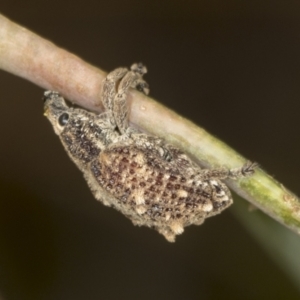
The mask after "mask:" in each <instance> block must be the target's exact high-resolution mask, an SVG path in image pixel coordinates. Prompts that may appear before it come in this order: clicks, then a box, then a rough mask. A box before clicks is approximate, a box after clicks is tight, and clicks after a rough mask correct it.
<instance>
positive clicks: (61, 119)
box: [58, 113, 69, 126]
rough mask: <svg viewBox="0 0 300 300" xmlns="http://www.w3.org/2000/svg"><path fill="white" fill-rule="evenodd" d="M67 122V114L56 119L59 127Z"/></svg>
mask: <svg viewBox="0 0 300 300" xmlns="http://www.w3.org/2000/svg"><path fill="white" fill-rule="evenodd" d="M68 121H69V115H68V114H67V113H63V114H61V115H60V116H59V118H58V123H59V125H60V126H65V125H66V124H67V123H68Z"/></svg>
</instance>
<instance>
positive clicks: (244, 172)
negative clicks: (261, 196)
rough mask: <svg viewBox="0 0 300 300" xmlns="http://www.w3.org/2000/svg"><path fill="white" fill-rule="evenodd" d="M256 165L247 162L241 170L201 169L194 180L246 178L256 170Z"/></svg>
mask: <svg viewBox="0 0 300 300" xmlns="http://www.w3.org/2000/svg"><path fill="white" fill-rule="evenodd" d="M257 167H258V165H257V163H253V162H251V161H247V162H246V163H245V164H244V165H243V166H242V167H241V168H235V169H226V168H218V169H203V170H202V171H201V172H200V173H199V174H198V175H197V176H196V178H199V179H201V180H208V179H221V180H223V179H238V178H242V177H248V176H251V175H253V173H254V170H255V168H257Z"/></svg>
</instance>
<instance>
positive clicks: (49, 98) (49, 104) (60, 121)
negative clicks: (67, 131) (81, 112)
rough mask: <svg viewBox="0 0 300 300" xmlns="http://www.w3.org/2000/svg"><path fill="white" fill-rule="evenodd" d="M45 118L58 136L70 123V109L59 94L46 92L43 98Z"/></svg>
mask: <svg viewBox="0 0 300 300" xmlns="http://www.w3.org/2000/svg"><path fill="white" fill-rule="evenodd" d="M43 101H44V116H46V117H47V118H48V119H49V121H50V122H51V124H52V126H53V128H54V131H55V133H56V134H60V133H61V132H62V130H63V128H64V126H65V125H66V124H67V123H68V121H69V113H68V111H69V107H68V106H67V104H66V102H65V100H64V98H63V97H61V96H60V94H59V93H58V92H54V91H46V92H45V93H44V96H43Z"/></svg>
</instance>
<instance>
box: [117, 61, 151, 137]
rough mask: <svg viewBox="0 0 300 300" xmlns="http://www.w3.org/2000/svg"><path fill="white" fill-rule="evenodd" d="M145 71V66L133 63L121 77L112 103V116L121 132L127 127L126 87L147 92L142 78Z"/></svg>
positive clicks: (146, 86)
mask: <svg viewBox="0 0 300 300" xmlns="http://www.w3.org/2000/svg"><path fill="white" fill-rule="evenodd" d="M146 72H147V69H146V67H145V66H143V65H142V64H140V63H139V64H134V65H132V66H131V70H130V71H129V72H128V73H127V74H126V75H125V76H124V77H123V78H122V79H121V82H120V84H119V87H118V92H117V94H116V95H115V98H114V103H113V116H114V119H115V121H116V125H117V126H118V128H119V131H120V133H121V134H125V133H126V131H127V129H128V105H127V101H126V98H127V94H128V89H129V88H130V87H134V88H137V89H138V90H140V91H142V92H144V93H145V94H147V93H148V92H149V87H148V84H147V83H146V82H145V81H144V80H143V79H142V76H143V75H144V74H145V73H146Z"/></svg>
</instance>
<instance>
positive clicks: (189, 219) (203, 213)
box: [91, 145, 232, 240]
mask: <svg viewBox="0 0 300 300" xmlns="http://www.w3.org/2000/svg"><path fill="white" fill-rule="evenodd" d="M153 151H155V150H151V149H148V150H147V151H145V149H139V147H137V146H135V145H129V146H122V145H119V146H118V145H116V146H114V147H112V148H108V149H107V150H105V151H103V152H102V153H101V154H100V155H99V158H98V159H96V160H94V161H93V162H92V163H91V171H92V173H93V175H94V177H95V178H96V180H97V182H98V183H99V185H101V186H102V187H103V188H104V189H105V190H107V192H109V193H110V194H112V195H113V196H114V197H115V198H116V200H117V204H116V203H114V205H115V206H117V207H116V208H117V209H119V210H122V211H123V212H124V214H125V215H126V216H128V217H129V218H130V219H131V220H132V221H133V222H134V223H136V224H139V225H146V226H149V227H155V228H157V229H158V230H159V231H160V232H161V233H163V234H164V235H165V236H166V237H167V236H168V237H169V238H168V237H167V238H168V239H169V240H172V239H173V238H174V235H175V234H179V233H181V232H182V231H183V227H184V226H188V225H191V224H201V223H202V222H203V220H204V219H205V218H207V217H209V216H212V215H215V214H217V213H219V212H221V211H222V210H223V209H225V208H227V207H228V206H229V205H230V204H231V203H232V200H231V195H230V192H229V190H228V189H227V187H226V186H225V185H224V184H223V183H221V182H220V181H218V180H199V179H197V176H195V173H194V175H193V176H190V175H188V174H184V172H181V171H180V169H178V168H176V167H175V166H176V165H178V164H172V163H171V162H170V161H167V160H165V158H164V157H161V158H160V157H158V156H157V153H156V152H155V153H154V152H153ZM177 152H178V150H177ZM177 155H178V153H177ZM173 159H176V158H174V157H173ZM189 163H190V164H191V165H192V163H191V162H190V161H189V159H187V161H186V162H185V164H189ZM186 167H188V166H186Z"/></svg>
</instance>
